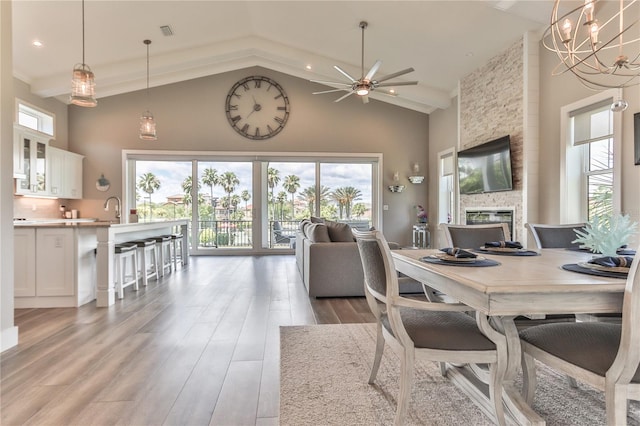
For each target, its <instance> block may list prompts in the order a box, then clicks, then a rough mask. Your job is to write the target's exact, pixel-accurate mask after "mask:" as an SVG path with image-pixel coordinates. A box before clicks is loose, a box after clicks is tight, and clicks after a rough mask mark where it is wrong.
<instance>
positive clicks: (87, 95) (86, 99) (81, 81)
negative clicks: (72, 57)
mask: <svg viewBox="0 0 640 426" xmlns="http://www.w3.org/2000/svg"><path fill="white" fill-rule="evenodd" d="M70 101H71V103H72V104H74V105H78V106H82V107H94V106H96V105H97V104H98V101H97V100H96V83H95V80H94V76H93V72H92V71H91V68H89V66H88V65H86V64H76V66H75V67H74V68H73V78H72V79H71V98H70Z"/></svg>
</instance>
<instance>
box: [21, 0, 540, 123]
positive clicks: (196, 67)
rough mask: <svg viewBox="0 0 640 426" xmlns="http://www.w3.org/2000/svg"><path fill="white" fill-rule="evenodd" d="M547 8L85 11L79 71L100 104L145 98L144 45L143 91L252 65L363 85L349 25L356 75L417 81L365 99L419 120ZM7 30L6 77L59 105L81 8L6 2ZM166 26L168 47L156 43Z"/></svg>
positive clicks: (324, 5)
mask: <svg viewBox="0 0 640 426" xmlns="http://www.w3.org/2000/svg"><path fill="white" fill-rule="evenodd" d="M551 7H552V2H551V1H546V0H543V1H539V0H538V1H524V0H503V1H479V0H477V1H243V0H235V1H204V0H202V1H171V0H166V1H151V0H149V1H113V0H112V1H104V0H86V3H85V34H86V36H85V48H86V50H85V52H86V60H85V62H86V63H87V64H88V65H90V66H91V68H92V70H93V71H94V73H95V75H96V86H97V93H98V97H104V96H110V95H115V94H119V93H125V92H128V91H133V90H139V89H143V88H144V87H145V85H146V47H145V45H144V44H143V42H142V41H143V40H144V39H150V40H152V44H151V46H150V53H151V59H150V73H151V77H150V84H151V86H157V85H162V84H168V83H174V82H179V81H183V80H187V79H192V78H197V77H202V76H206V75H212V74H216V73H220V72H226V71H231V70H236V69H241V68H245V67H249V66H255V65H259V66H264V67H266V68H270V69H273V70H276V71H280V72H284V73H287V74H290V75H293V76H296V77H300V78H304V79H319V80H330V81H344V82H346V80H345V78H344V77H343V76H342V75H341V74H339V73H338V72H337V71H336V70H335V69H334V68H333V66H334V65H338V66H340V67H341V68H343V69H345V70H346V71H347V72H349V73H350V74H351V75H353V76H355V77H356V78H357V77H360V76H361V70H360V68H361V66H360V62H361V30H360V28H359V27H358V24H359V22H360V21H362V20H366V21H367V22H368V23H369V27H368V28H367V29H366V32H365V51H364V54H365V62H364V66H365V68H368V67H370V66H371V65H372V64H373V63H374V62H375V60H377V59H380V60H382V61H383V63H382V67H381V68H380V70H379V71H378V75H380V76H382V75H385V74H389V73H392V72H395V71H398V70H401V69H405V68H408V67H413V68H415V72H413V73H410V74H407V75H405V76H402V77H401V78H399V79H394V80H393V81H401V80H403V79H404V80H418V81H419V84H418V85H417V86H399V87H397V94H396V95H395V96H388V95H384V94H382V93H375V94H374V95H373V96H372V97H373V98H375V99H379V100H382V101H385V102H390V103H393V104H396V105H400V106H403V107H406V108H411V109H414V110H417V111H422V112H427V113H429V112H432V111H433V110H435V109H437V108H445V107H447V106H448V105H449V103H450V98H451V94H452V93H454V92H455V90H456V87H457V83H458V81H459V79H460V78H462V77H464V76H465V75H466V74H468V73H470V72H471V71H473V70H474V69H476V68H477V67H479V66H481V65H482V64H484V63H486V61H487V60H488V59H490V58H491V57H492V56H495V55H496V54H498V53H499V52H501V51H502V50H504V49H505V48H506V47H508V46H509V45H511V44H512V43H514V42H515V41H516V40H517V39H518V38H519V37H521V36H522V35H523V34H524V33H525V32H526V31H534V32H539V31H540V30H541V29H543V28H544V27H545V25H546V23H547V22H548V18H549V15H550V13H551ZM12 25H13V61H14V63H13V66H14V75H15V76H16V77H18V78H20V79H21V80H23V81H25V82H27V83H29V84H30V85H31V89H32V91H33V92H34V93H36V94H38V95H40V96H42V97H49V96H55V97H58V98H60V99H66V98H67V97H68V92H69V89H70V79H71V71H72V69H73V66H74V64H76V63H79V62H82V6H81V2H80V1H79V0H71V1H58V0H47V1H32V0H14V1H13V21H12ZM164 25H168V26H170V27H171V29H172V30H173V35H172V36H165V35H163V34H162V32H161V30H160V27H161V26H164ZM36 40H38V41H40V42H41V43H42V46H41V47H35V46H33V42H34V41H36ZM307 66H310V67H311V69H310V70H309V69H307V68H306V67H307ZM365 72H366V69H365ZM334 95H335V96H334ZM318 96H327V97H329V98H330V99H333V98H332V96H333V97H335V98H336V99H337V98H338V97H340V96H341V94H340V93H338V94H328V95H318Z"/></svg>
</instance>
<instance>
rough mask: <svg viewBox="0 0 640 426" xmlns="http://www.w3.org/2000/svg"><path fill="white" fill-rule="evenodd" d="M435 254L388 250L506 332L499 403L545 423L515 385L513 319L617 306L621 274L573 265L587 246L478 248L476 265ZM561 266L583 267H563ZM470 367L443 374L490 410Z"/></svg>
mask: <svg viewBox="0 0 640 426" xmlns="http://www.w3.org/2000/svg"><path fill="white" fill-rule="evenodd" d="M440 253H441V252H439V251H438V250H402V249H401V250H394V251H392V256H393V260H394V264H395V268H396V270H397V271H398V272H401V273H403V274H405V275H407V276H409V277H411V278H413V279H415V280H418V281H420V282H422V283H423V284H425V285H426V286H427V287H428V288H429V289H432V290H434V291H436V292H440V293H442V294H443V295H446V296H447V297H448V298H451V299H453V300H455V301H458V302H460V303H463V304H466V305H468V306H469V307H470V308H471V309H470V311H471V310H473V311H476V312H480V313H482V314H484V315H486V316H487V317H488V318H489V322H490V324H491V326H492V327H493V328H494V329H496V330H497V331H499V333H493V334H498V337H495V336H494V338H502V339H505V340H506V345H507V367H506V374H505V378H504V382H503V386H504V392H503V403H504V407H505V412H506V413H507V416H508V418H509V419H510V421H511V422H513V423H515V424H522V425H544V424H545V421H544V419H543V418H542V417H541V416H540V415H539V414H537V413H536V412H535V411H534V410H533V409H532V408H531V407H530V406H529V405H528V404H527V403H526V402H525V401H524V399H523V398H522V394H521V392H520V389H519V387H518V386H516V377H517V375H518V371H519V370H520V363H521V353H522V352H521V345H520V339H519V337H518V329H517V327H516V323H515V321H514V319H515V318H516V317H517V316H522V315H524V316H531V317H535V318H539V317H540V316H544V315H549V314H572V313H573V314H580V313H617V312H622V300H623V292H624V287H625V283H626V280H625V279H624V277H621V276H616V277H607V276H601V275H603V274H598V275H595V274H593V273H592V272H594V271H596V272H595V273H597V270H591V269H588V268H581V267H580V266H578V267H577V268H576V267H575V266H576V265H584V264H585V263H587V262H589V260H591V259H592V258H593V254H592V253H589V252H584V251H579V250H569V249H540V250H536V251H535V252H531V251H529V255H510V253H508V252H497V251H496V252H482V253H477V256H478V259H481V260H486V261H487V262H479V263H478V266H477V267H475V266H474V265H473V263H475V262H472V263H465V262H460V263H456V262H446V261H438V260H437V259H436V257H435V256H437V255H439V254H440ZM511 254H516V253H511ZM483 263H484V264H483ZM480 264H482V266H480ZM485 264H489V265H488V266H485ZM564 265H571V266H573V269H578V270H580V269H582V272H584V273H580V272H574V271H571V270H566V269H563V266H564ZM604 275H606V274H604ZM613 275H616V274H613ZM476 370H477V369H476ZM473 371H474V369H473V368H470V369H464V368H459V366H456V367H455V368H450V369H448V370H447V377H448V378H449V379H450V380H451V381H452V382H453V383H455V384H456V385H457V386H458V387H459V388H461V389H462V390H463V391H465V392H466V393H467V394H468V395H469V396H470V397H471V398H473V399H474V400H475V402H477V405H478V406H479V407H480V408H481V409H483V411H484V412H485V413H486V414H487V415H488V416H489V417H492V416H493V415H492V414H491V413H492V410H491V401H490V399H489V397H488V394H487V391H486V389H484V388H483V386H482V384H481V383H480V382H479V381H478V380H477V374H476V373H473Z"/></svg>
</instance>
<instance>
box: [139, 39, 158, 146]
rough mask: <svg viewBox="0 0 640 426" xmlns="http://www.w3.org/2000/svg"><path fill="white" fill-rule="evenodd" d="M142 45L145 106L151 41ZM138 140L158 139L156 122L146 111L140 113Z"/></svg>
mask: <svg viewBox="0 0 640 426" xmlns="http://www.w3.org/2000/svg"><path fill="white" fill-rule="evenodd" d="M143 43H144V44H146V45H147V104H148V103H149V45H150V44H151V40H144V41H143ZM140 139H144V140H148V141H155V140H157V139H158V136H157V135H156V122H155V120H154V119H153V114H151V112H150V111H149V110H148V109H147V110H146V111H145V112H143V113H142V117H140Z"/></svg>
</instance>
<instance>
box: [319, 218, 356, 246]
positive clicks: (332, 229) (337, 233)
mask: <svg viewBox="0 0 640 426" xmlns="http://www.w3.org/2000/svg"><path fill="white" fill-rule="evenodd" d="M325 223H326V225H327V229H328V231H329V238H330V239H331V242H333V243H352V242H354V241H355V239H354V238H353V232H351V227H350V226H349V225H347V224H346V223H340V222H333V221H331V220H327V221H326V222H325Z"/></svg>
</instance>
